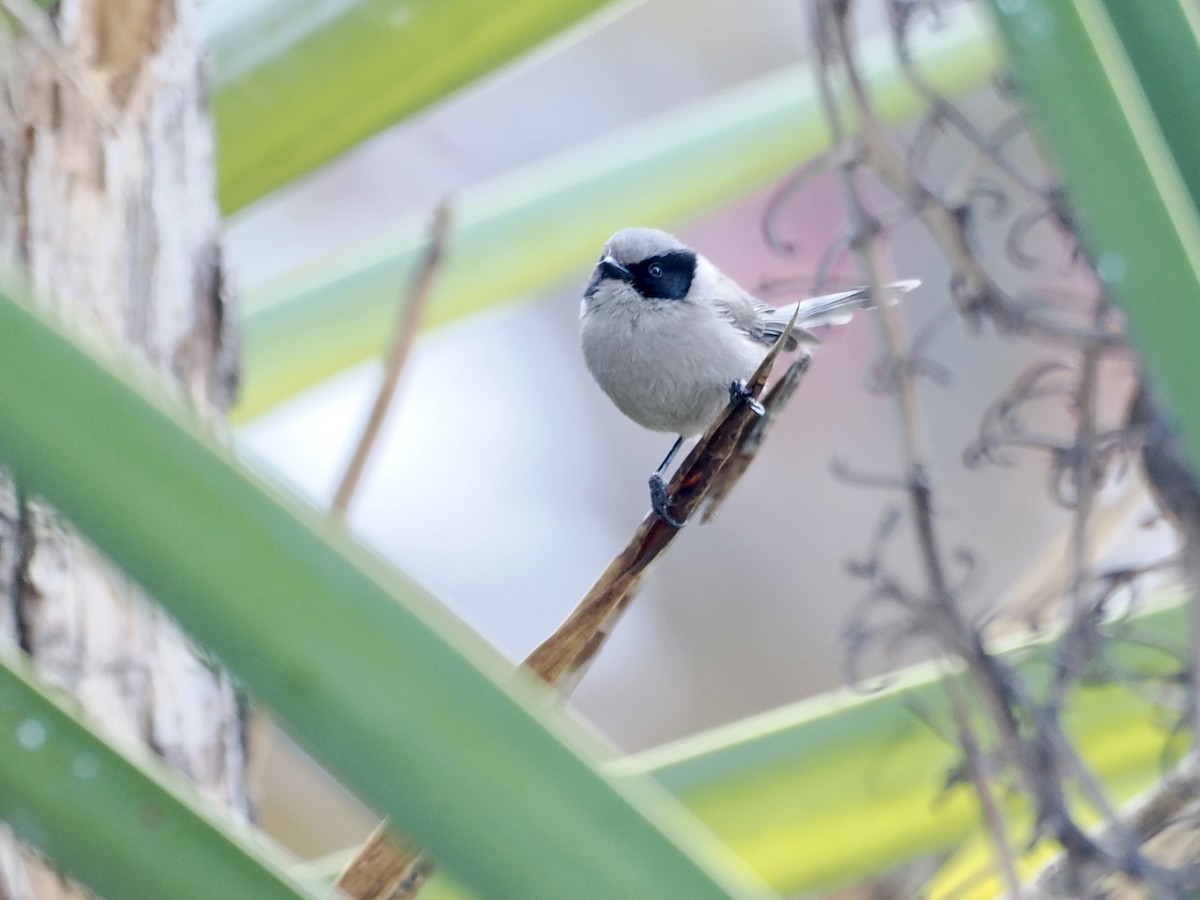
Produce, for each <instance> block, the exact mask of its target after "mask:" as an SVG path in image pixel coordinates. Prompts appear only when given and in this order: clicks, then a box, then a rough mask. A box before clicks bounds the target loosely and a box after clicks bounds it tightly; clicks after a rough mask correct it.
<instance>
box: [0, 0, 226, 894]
mask: <svg viewBox="0 0 1200 900" xmlns="http://www.w3.org/2000/svg"><path fill="white" fill-rule="evenodd" d="M53 15H54V18H53V32H52V33H57V35H58V37H57V40H58V42H60V43H61V47H60V48H59V49H58V50H57V51H51V52H47V49H46V46H45V44H44V42H43V44H42V45H41V46H39V45H38V44H37V43H35V42H34V41H32V40H31V39H30V38H29V37H28V36H27V35H25V34H22V33H20V32H18V33H16V34H15V35H14V36H13V37H12V39H11V43H10V44H9V45H8V46H5V47H3V48H0V59H2V60H3V61H2V62H0V259H5V258H7V259H11V260H15V261H16V262H17V263H19V264H20V266H21V267H22V268H24V269H25V270H26V271H27V272H28V273H29V275H30V278H31V280H32V283H33V285H34V287H35V288H36V289H37V291H38V292H40V296H41V297H42V298H43V302H45V303H47V304H52V305H53V307H54V308H55V310H56V311H57V313H58V314H59V315H60V316H61V317H62V318H63V319H64V320H66V321H67V322H69V323H70V324H71V325H72V326H74V327H75V328H76V329H79V330H81V331H82V332H83V333H84V334H85V336H86V337H88V338H90V339H92V340H95V341H99V342H103V343H105V344H108V345H117V346H120V347H121V348H123V352H124V353H125V354H126V355H131V356H133V357H135V358H137V359H138V360H140V361H141V363H142V365H144V366H148V367H151V368H153V369H154V370H157V371H158V372H160V373H162V374H163V375H164V376H165V380H167V381H168V382H169V383H171V384H174V385H176V386H177V388H178V391H179V393H180V396H181V397H182V398H184V400H185V402H187V403H188V404H189V405H190V406H191V407H192V408H193V409H195V410H196V411H198V412H199V413H200V414H201V415H202V416H203V417H204V418H205V419H207V420H208V421H210V422H213V423H214V424H219V422H220V421H221V419H222V417H223V413H224V412H225V410H226V409H227V407H228V405H229V402H230V399H231V395H232V393H233V387H234V380H235V369H236V362H235V360H236V354H235V352H234V346H233V343H232V340H231V333H230V320H231V316H230V315H229V307H228V298H227V297H226V296H225V290H224V281H223V278H222V270H221V245H220V220H219V213H218V209H217V206H216V200H215V187H214V147H213V136H212V128H211V122H210V118H209V113H208V109H207V98H206V95H205V76H204V66H203V55H202V47H201V46H200V32H199V23H198V20H197V13H196V9H195V6H194V2H192V0H62V2H61V3H60V4H58V6H57V8H56V9H55V11H54V14H53ZM30 390H36V386H35V385H30ZM0 634H3V635H5V636H7V637H0V640H5V639H12V640H14V641H16V642H18V643H19V644H20V646H21V647H22V648H23V649H24V650H25V651H26V652H28V653H29V655H30V656H31V657H32V658H33V660H34V662H35V664H36V667H37V669H38V671H39V672H40V674H41V675H42V676H43V677H44V678H46V679H47V680H49V681H51V682H53V683H55V684H58V685H60V686H62V687H64V688H66V689H67V690H69V691H71V692H72V693H74V694H75V695H76V696H77V697H78V698H79V699H80V701H81V702H82V704H83V706H84V707H85V708H86V710H87V711H88V713H90V716H91V718H92V720H94V721H95V722H97V723H99V724H100V725H101V726H102V727H103V728H106V729H107V730H109V731H110V732H111V733H115V734H117V735H119V736H120V737H121V738H122V739H132V740H137V741H139V742H141V743H143V744H146V745H148V746H149V747H151V748H152V749H153V750H154V751H155V752H156V753H158V754H160V755H161V756H162V757H163V758H164V759H165V760H166V761H167V763H168V764H169V765H171V766H172V767H173V768H175V769H176V770H178V771H179V772H181V773H182V774H184V775H185V776H186V777H188V778H189V779H191V780H193V781H194V782H195V783H196V784H197V785H198V786H199V787H200V789H201V790H202V791H204V792H205V793H207V794H209V795H210V796H212V797H214V798H216V799H217V800H219V801H220V802H221V803H223V804H225V805H226V806H228V807H230V808H232V809H233V810H234V811H235V812H236V813H238V814H240V815H246V814H247V813H248V807H249V802H248V798H247V794H246V788H245V780H244V765H245V748H244V739H243V728H242V720H241V715H240V712H239V704H238V700H237V697H236V695H235V693H234V690H233V687H232V685H231V683H230V681H229V679H228V678H227V677H226V676H225V675H223V674H222V673H221V672H219V671H218V670H217V669H216V667H215V666H214V665H212V664H211V663H210V662H209V661H208V660H206V659H205V658H204V656H203V655H202V654H201V653H199V652H198V651H197V650H196V648H194V647H193V646H192V645H191V644H190V643H189V642H188V640H187V639H186V637H184V636H183V635H182V633H181V632H180V631H179V630H178V628H177V627H176V626H175V625H174V623H173V622H171V621H170V620H169V619H167V618H166V617H165V616H164V615H163V614H162V613H160V612H159V611H158V610H157V609H155V608H154V607H153V606H152V605H151V604H149V603H148V602H147V601H146V600H145V599H144V598H143V597H142V596H141V594H140V593H139V591H138V589H137V588H136V586H134V585H133V584H131V583H130V582H129V581H128V580H127V579H125V578H123V577H122V576H121V575H120V574H119V573H117V572H115V571H114V570H113V569H112V568H111V567H110V566H109V565H107V564H106V563H105V562H104V560H102V559H101V558H100V557H99V556H98V555H97V553H96V552H95V551H94V550H93V549H92V548H91V547H90V546H89V545H88V544H87V542H86V541H84V540H83V539H82V538H80V537H79V536H78V535H77V534H75V533H73V532H72V531H71V530H70V528H69V527H68V526H67V524H66V523H64V522H63V521H61V520H60V519H59V518H58V517H57V516H56V515H55V513H54V512H53V511H52V510H50V509H47V508H46V507H44V506H43V505H42V504H40V503H38V502H37V501H36V498H33V499H31V498H29V497H27V496H26V495H25V493H24V491H23V490H22V489H21V487H20V486H19V485H17V484H14V483H12V482H11V480H8V479H4V481H3V483H0ZM78 895H79V894H78V889H77V888H74V887H71V886H68V885H65V884H64V883H63V882H62V881H61V880H60V879H59V878H58V877H57V876H55V875H53V874H51V873H49V872H48V871H47V870H46V869H45V868H44V867H43V866H42V865H41V864H40V863H39V862H38V861H37V859H36V857H34V856H33V855H32V854H30V853H28V852H27V851H25V850H21V849H18V848H16V847H14V846H13V845H12V844H11V843H10V842H9V841H7V840H3V841H0V898H3V900H32V898H36V900H46V898H59V897H70V896H78Z"/></svg>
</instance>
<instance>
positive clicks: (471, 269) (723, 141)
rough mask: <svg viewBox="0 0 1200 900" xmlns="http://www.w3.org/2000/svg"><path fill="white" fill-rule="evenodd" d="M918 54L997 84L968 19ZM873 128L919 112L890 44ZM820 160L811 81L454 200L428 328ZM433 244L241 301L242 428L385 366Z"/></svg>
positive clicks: (672, 120) (351, 255) (311, 275)
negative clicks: (613, 240) (347, 372)
mask: <svg viewBox="0 0 1200 900" xmlns="http://www.w3.org/2000/svg"><path fill="white" fill-rule="evenodd" d="M965 13H966V11H962V12H961V13H960V15H958V16H956V17H952V18H951V19H949V20H948V24H947V27H945V28H943V29H942V30H941V31H938V32H933V33H931V34H927V35H925V36H924V37H923V38H922V39H920V40H918V41H916V42H915V44H914V51H915V56H916V58H917V59H918V60H919V61H920V63H921V64H922V65H923V67H924V68H925V70H926V71H927V73H928V75H929V79H930V81H931V82H932V84H933V85H934V86H935V87H936V88H938V89H939V90H942V91H945V92H948V93H950V94H954V95H961V94H964V93H966V92H967V91H969V90H972V89H974V88H976V87H978V86H979V85H980V84H981V83H982V82H983V81H984V80H985V79H986V78H987V77H988V76H989V75H990V74H991V73H992V72H993V71H994V67H995V64H996V53H995V52H994V47H993V44H992V42H991V40H990V37H989V30H988V29H987V28H986V26H985V24H984V23H981V22H980V21H978V20H977V19H976V18H974V17H973V16H970V15H966V14H965ZM864 59H865V60H867V62H868V79H869V82H870V86H871V90H872V93H873V94H874V96H875V98H876V102H877V104H878V106H879V108H880V110H881V111H882V112H883V114H884V115H885V116H886V117H887V118H888V119H889V120H890V121H893V122H898V121H903V120H904V119H907V118H910V117H912V116H914V115H916V114H917V112H919V111H920V110H921V109H923V108H924V103H923V101H922V100H921V99H920V98H919V97H918V96H917V95H916V94H915V93H913V92H912V91H911V89H909V88H908V87H907V82H906V81H905V79H903V78H901V77H900V75H899V70H898V67H897V65H896V63H895V60H894V56H893V54H892V52H891V48H890V44H889V43H887V42H882V43H881V42H876V43H875V44H874V45H873V46H872V48H870V49H869V52H867V53H865V54H864ZM828 147H829V135H828V133H827V130H826V125H825V121H824V118H823V116H822V113H821V108H820V104H819V102H818V101H817V97H816V93H815V87H814V84H813V81H812V74H811V71H810V69H809V68H808V67H807V66H805V67H800V68H796V69H792V70H788V71H784V72H780V73H778V74H775V75H771V76H768V77H766V78H763V79H760V80H758V81H756V82H752V83H750V84H747V85H745V86H742V87H738V88H735V89H733V90H731V91H728V92H726V93H724V94H721V95H718V96H716V97H713V98H710V99H707V100H703V101H700V102H698V103H695V104H692V105H690V106H687V107H685V108H683V109H680V110H678V111H674V112H671V113H668V114H666V115H663V116H660V117H658V118H656V119H653V120H650V121H648V122H645V123H641V124H638V125H634V126H632V127H630V128H627V129H625V130H623V131H621V132H619V133H615V134H612V135H610V136H606V137H604V138H601V139H600V140H597V141H594V142H592V143H590V144H588V145H586V146H583V147H580V148H578V149H574V150H571V151H568V152H566V153H562V154H560V155H558V156H555V157H552V158H550V159H547V160H543V161H541V162H537V163H534V164H532V165H530V166H527V167H525V168H523V169H520V170H517V171H514V172H512V173H510V174H507V175H504V176H502V177H499V178H497V179H495V180H494V181H492V182H490V183H487V184H485V185H482V186H480V187H479V188H476V189H474V190H472V191H469V192H464V193H463V195H462V196H461V197H459V198H458V200H457V201H456V202H455V204H454V222H455V226H454V229H453V231H452V234H451V239H450V247H449V252H448V255H447V258H446V261H445V264H444V265H443V267H442V269H441V272H440V275H439V277H438V280H437V283H436V285H435V288H434V292H433V296H432V298H431V303H430V306H429V310H428V313H427V316H426V324H427V325H430V326H433V325H437V324H441V323H444V322H446V321H449V320H450V319H453V318H455V317H457V316H462V315H466V314H468V313H472V312H476V311H478V310H480V309H483V308H485V307H487V306H490V305H492V304H495V303H497V302H500V301H503V300H509V299H512V298H514V297H519V296H522V295H529V294H531V293H534V292H539V291H544V290H546V289H547V288H548V287H549V286H551V285H554V284H556V283H559V282H561V281H563V280H564V279H566V278H567V277H569V276H571V275H573V274H576V273H580V277H582V274H581V273H582V270H583V268H584V267H585V266H586V265H587V264H588V263H590V262H592V261H593V260H594V259H595V257H596V255H597V254H598V253H599V248H600V247H602V246H603V244H604V241H605V240H606V239H607V238H608V236H609V235H610V234H612V233H613V232H614V231H616V230H617V229H619V228H621V227H624V226H627V225H631V224H656V225H662V226H666V227H671V226H673V225H676V224H679V223H682V222H684V221H686V220H688V219H692V218H695V217H696V216H699V215H701V214H702V213H705V212H709V211H711V210H713V209H715V208H717V207H719V206H720V205H721V204H724V203H729V202H731V201H732V200H734V199H735V198H737V197H739V196H741V195H743V194H745V193H747V192H749V191H751V190H753V189H755V188H758V187H761V186H764V185H767V184H769V183H771V182H772V181H774V180H776V179H778V178H780V177H781V176H782V175H783V174H784V173H786V172H788V171H789V170H791V169H794V168H795V167H797V166H799V165H801V164H802V163H804V162H805V161H807V160H811V159H813V158H815V157H816V156H818V155H819V154H821V153H823V152H824V151H825V150H827V149H828ZM426 232H427V224H426V223H425V222H423V221H417V222H410V223H407V224H404V225H402V226H401V227H399V228H397V229H395V230H394V231H391V232H388V233H386V234H384V235H382V236H380V237H378V238H376V239H374V240H372V241H370V242H368V243H365V244H364V245H362V246H359V247H356V248H353V249H351V250H350V251H348V252H344V253H340V254H337V255H336V256H333V257H331V258H329V259H325V260H320V261H317V262H314V263H313V264H311V265H308V266H305V267H304V268H303V269H301V270H299V271H297V272H295V273H293V274H291V275H288V276H285V277H284V278H281V279H279V280H277V281H275V282H273V283H271V284H268V285H264V286H261V287H258V288H251V289H250V290H249V291H247V294H246V297H245V305H244V315H243V319H242V333H243V340H244V350H245V353H244V369H243V371H244V392H243V396H242V399H241V401H240V403H239V405H238V408H237V409H236V410H235V413H234V415H235V417H236V418H237V419H238V420H239V421H245V420H247V419H250V418H253V417H254V416H256V415H258V414H259V413H261V412H263V411H264V410H266V409H268V408H270V407H271V406H274V405H275V404H277V403H279V402H281V401H283V400H285V399H287V398H288V397H291V396H293V395H294V394H296V393H297V392H299V391H301V390H304V389H305V388H308V387H311V386H313V385H314V384H316V383H318V382H320V381H321V380H323V379H325V378H328V377H330V376H332V375H334V374H336V373H337V372H340V371H342V370H344V369H346V368H347V367H349V366H351V365H354V364H356V363H359V362H361V361H363V360H364V359H367V358H369V357H371V356H373V355H375V354H376V353H378V352H379V350H380V348H381V347H382V344H383V341H384V338H385V336H386V335H387V334H388V333H389V323H390V322H391V320H392V317H393V316H394V315H395V310H396V307H397V304H398V297H399V295H400V292H401V290H402V289H403V287H404V285H405V284H406V283H407V279H408V278H409V276H410V275H411V273H412V270H413V267H414V265H415V264H416V260H417V258H418V257H419V255H420V253H421V249H422V245H423V243H424V240H425V235H426Z"/></svg>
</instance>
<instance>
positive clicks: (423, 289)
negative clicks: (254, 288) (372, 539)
mask: <svg viewBox="0 0 1200 900" xmlns="http://www.w3.org/2000/svg"><path fill="white" fill-rule="evenodd" d="M449 233H450V207H449V205H448V204H447V203H446V202H445V201H443V202H442V203H440V204H438V206H437V208H436V209H435V210H434V212H433V222H432V223H431V224H430V227H429V245H428V248H427V249H426V251H425V256H424V257H423V258H422V259H421V262H420V264H419V265H418V266H417V270H416V272H415V273H414V274H413V278H412V281H411V282H410V284H409V287H408V291H407V299H406V302H405V304H404V309H403V312H401V314H400V315H398V316H397V317H396V326H395V331H394V333H393V335H392V343H391V346H390V348H389V349H388V355H387V359H386V361H385V362H384V366H383V379H382V380H381V381H380V383H379V390H378V391H377V392H376V394H375V402H374V403H372V404H371V412H370V413H369V414H368V415H367V420H366V421H365V422H364V423H363V428H362V432H361V433H360V434H359V436H358V441H357V442H356V443H355V446H354V455H353V456H351V457H350V462H349V463H348V464H347V465H346V471H345V472H344V473H343V474H342V479H341V481H340V482H339V483H338V486H337V491H335V492H334V495H333V503H332V504H331V505H330V510H329V514H330V515H331V516H333V517H334V518H335V519H338V520H339V521H341V520H344V519H345V518H346V513H347V512H348V511H349V509H350V504H351V503H352V502H353V501H354V494H355V492H356V491H357V490H358V484H359V482H360V481H361V480H362V474H363V471H364V470H365V469H366V467H367V462H368V461H369V460H370V458H371V453H372V451H373V450H374V449H375V442H376V441H377V440H378V438H379V432H380V431H381V430H382V429H383V424H384V422H385V421H387V416H388V412H389V410H391V408H392V402H393V401H394V400H395V398H396V390H397V388H399V386H400V376H401V375H402V374H403V372H404V366H405V364H406V363H407V362H408V355H409V353H410V352H411V351H412V345H413V341H414V340H416V337H417V332H418V331H419V330H420V328H421V318H422V317H423V315H424V313H425V307H426V306H427V305H428V303H429V295H430V294H431V293H433V285H434V283H435V281H436V280H437V275H438V271H439V270H440V269H441V263H442V259H443V257H444V256H445V253H446V241H447V238H448V236H449Z"/></svg>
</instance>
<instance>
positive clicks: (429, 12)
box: [202, 0, 606, 213]
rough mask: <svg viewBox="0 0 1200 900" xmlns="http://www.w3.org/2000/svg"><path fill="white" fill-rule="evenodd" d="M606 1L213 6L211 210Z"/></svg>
mask: <svg viewBox="0 0 1200 900" xmlns="http://www.w3.org/2000/svg"><path fill="white" fill-rule="evenodd" d="M605 2H606V0H522V2H520V3H495V2H493V0H404V2H400V0H217V2H209V3H207V4H205V5H204V6H203V7H202V15H203V19H204V24H205V30H206V32H207V36H208V45H209V47H210V50H211V53H212V70H213V74H212V80H213V112H214V114H215V116H216V127H217V136H218V141H219V147H220V165H219V188H218V190H219V195H220V200H221V207H222V208H223V209H224V210H225V212H226V213H232V212H235V211H237V210H238V209H241V208H242V207H243V206H246V205H247V204H249V203H251V202H252V201H254V200H257V199H259V198H260V197H263V196H264V195H266V194H268V193H270V192H271V191H273V190H275V189H276V188H278V187H281V186H283V185H285V184H288V183H290V182H292V181H294V180H295V179H296V178H298V177H300V176H302V175H305V174H307V173H308V172H310V171H312V170H313V169H315V168H316V167H317V166H319V165H321V164H322V163H325V162H328V161H329V160H331V159H333V158H334V157H336V156H338V155H339V154H341V153H343V152H344V151H346V150H348V149H350V148H351V147H353V146H354V145H355V144H357V143H358V142H360V141H362V140H364V139H365V138H368V137H370V136H371V135H373V134H376V133H377V132H379V131H382V130H383V129H384V128H386V127H388V126H389V125H392V124H394V123H396V122H398V121H400V120H401V119H403V118H405V117H407V116H410V115H412V114H413V113H415V112H417V111H418V110H421V109H423V108H425V107H426V106H429V105H430V104H431V103H433V102H435V101H437V100H440V99H442V98H444V97H445V96H446V95H448V94H450V93H451V92H453V91H455V90H457V89H459V88H461V87H463V86H464V85H467V84H470V83H471V82H472V81H475V80H476V79H478V78H479V77H480V76H482V75H485V74H487V73H488V72H490V71H492V70H493V69H495V68H497V67H498V66H501V65H503V64H505V63H507V62H509V61H511V60H513V59H516V58H517V57H518V56H521V55H522V54H523V53H525V52H526V51H528V50H529V49H531V48H532V47H535V46H536V45H538V44H540V43H542V42H543V41H545V40H546V39H548V38H550V37H552V36H554V35H555V34H558V33H559V32H560V31H562V30H563V29H565V28H567V27H568V26H570V25H573V24H575V23H576V22H578V21H579V20H580V19H582V18H583V17H585V16H587V15H588V14H590V13H592V12H594V11H595V10H597V9H599V8H600V7H601V6H603V5H604V3H605Z"/></svg>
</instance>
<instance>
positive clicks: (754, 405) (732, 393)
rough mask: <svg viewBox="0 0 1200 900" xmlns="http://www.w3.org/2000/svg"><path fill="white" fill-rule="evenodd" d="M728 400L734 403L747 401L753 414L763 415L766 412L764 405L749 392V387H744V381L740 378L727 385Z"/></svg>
mask: <svg viewBox="0 0 1200 900" xmlns="http://www.w3.org/2000/svg"><path fill="white" fill-rule="evenodd" d="M729 402H730V403H733V404H735V405H736V404H738V403H748V404H749V405H750V408H751V409H752V410H754V414H755V415H758V416H765V415H766V414H767V410H766V407H764V406H763V405H762V404H761V403H760V402H759V401H758V398H757V397H755V396H754V395H753V394H752V393H750V389H749V388H748V387H746V382H744V381H741V380H740V379H739V380H738V381H734V382H732V383H731V384H730V385H729Z"/></svg>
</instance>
